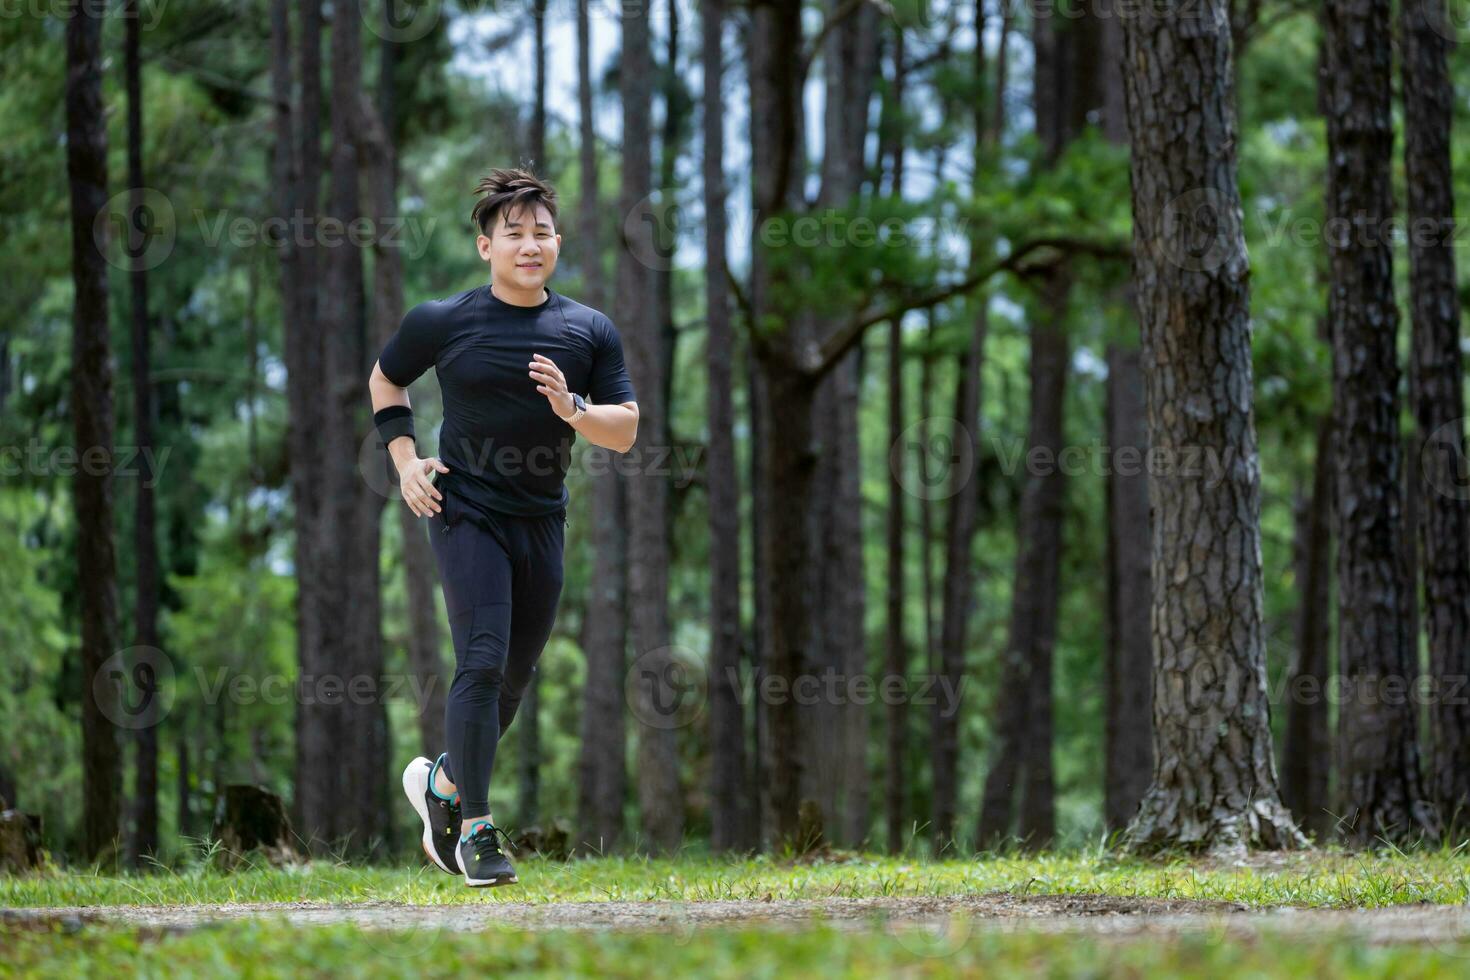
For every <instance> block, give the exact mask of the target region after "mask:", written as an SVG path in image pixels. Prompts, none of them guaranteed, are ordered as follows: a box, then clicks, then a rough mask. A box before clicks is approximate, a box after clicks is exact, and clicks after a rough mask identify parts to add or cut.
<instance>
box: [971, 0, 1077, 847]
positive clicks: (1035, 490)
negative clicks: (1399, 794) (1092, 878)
mask: <svg viewBox="0 0 1470 980" xmlns="http://www.w3.org/2000/svg"><path fill="white" fill-rule="evenodd" d="M1032 21H1033V24H1032V41H1033V48H1034V51H1035V63H1036V68H1035V84H1034V96H1033V98H1034V102H1035V118H1036V130H1037V135H1038V136H1039V137H1040V138H1041V141H1042V145H1043V146H1044V148H1045V159H1044V166H1046V167H1051V166H1053V165H1055V163H1056V160H1057V158H1058V157H1059V156H1060V155H1061V153H1062V151H1063V149H1064V148H1065V147H1066V145H1067V143H1069V142H1070V141H1071V140H1072V138H1073V136H1074V135H1075V134H1076V132H1077V129H1078V122H1077V119H1076V118H1075V116H1076V113H1075V111H1074V109H1075V107H1076V106H1079V105H1082V104H1085V100H1084V98H1083V96H1084V95H1085V94H1088V93H1084V92H1079V91H1078V90H1077V89H1078V83H1077V78H1078V77H1079V73H1078V72H1077V63H1078V62H1079V61H1080V60H1082V56H1083V53H1084V52H1085V51H1086V45H1085V44H1082V43H1079V39H1084V40H1085V39H1092V38H1094V37H1095V35H1094V34H1091V33H1084V31H1083V30H1082V27H1083V23H1084V22H1078V23H1076V24H1073V25H1072V26H1071V28H1070V29H1063V30H1058V25H1057V24H1056V23H1055V15H1054V13H1053V12H1050V11H1048V10H1047V9H1045V8H1043V7H1041V6H1039V5H1033V16H1032ZM1094 94H1095V93H1094ZM1071 283H1072V273H1071V271H1070V269H1069V267H1068V264H1067V260H1065V259H1064V260H1062V261H1061V262H1059V263H1057V264H1056V265H1055V266H1053V267H1052V268H1051V269H1050V270H1049V271H1048V272H1047V273H1046V274H1045V276H1044V277H1042V278H1041V280H1040V288H1041V291H1042V292H1043V294H1044V297H1045V299H1044V303H1043V306H1044V310H1043V312H1042V313H1040V315H1039V317H1038V320H1037V322H1036V324H1035V325H1034V326H1033V328H1032V339H1031V358H1032V368H1031V382H1032V388H1031V406H1030V411H1031V427H1030V434H1029V437H1028V443H1027V445H1028V450H1029V451H1035V450H1037V449H1045V450H1046V452H1047V453H1048V455H1047V456H1046V457H1045V458H1046V459H1049V460H1051V461H1052V462H1051V464H1049V465H1047V467H1046V470H1047V472H1042V473H1030V474H1028V475H1027V476H1026V478H1025V484H1024V489H1023V491H1022V499H1021V512H1020V517H1019V520H1018V522H1017V535H1018V537H1017V540H1018V545H1017V549H1016V580H1015V587H1014V588H1015V591H1014V594H1013V595H1014V599H1013V602H1012V617H1013V618H1012V623H1011V641H1010V644H1009V646H1008V648H1007V652H1006V665H1005V670H1004V676H1005V677H1006V678H1010V679H1013V680H1014V681H1015V682H1016V683H1017V684H1018V685H1020V686H1018V687H1015V688H1010V687H1007V686H1005V684H1004V682H1003V686H1002V687H1001V689H1000V692H999V694H998V695H997V706H996V707H997V711H996V736H997V746H996V749H995V753H994V755H993V759H994V762H993V765H992V768H991V771H990V773H988V774H987V776H986V780H985V786H984V789H983V791H982V797H981V813H980V828H979V830H980V834H979V837H980V844H981V846H982V847H993V846H995V845H996V844H998V843H1000V842H1001V841H1002V840H1004V839H1005V837H1006V836H1007V834H1008V832H1009V829H1010V826H1011V814H1012V806H1013V802H1014V792H1015V788H1016V784H1017V783H1019V789H1020V800H1019V821H1018V824H1017V830H1018V832H1019V836H1020V839H1021V841H1022V842H1023V844H1025V846H1027V847H1031V848H1039V847H1045V846H1046V845H1048V844H1049V843H1050V842H1051V840H1052V838H1053V837H1054V836H1055V833H1056V815H1055V802H1054V800H1053V796H1054V785H1053V784H1054V781H1055V777H1054V775H1053V764H1052V669H1053V668H1052V661H1053V656H1054V649H1055V646H1056V616H1057V602H1058V595H1059V581H1058V577H1059V569H1060V564H1061V555H1060V549H1061V544H1062V535H1061V519H1062V500H1063V491H1064V488H1065V485H1066V481H1065V475H1064V474H1063V472H1062V471H1061V469H1060V467H1058V466H1056V465H1055V460H1056V453H1058V452H1060V451H1061V441H1062V406H1063V403H1064V401H1065V397H1066V373H1067V356H1068V350H1067V348H1068V344H1067V337H1066V313H1067V306H1068V293H1069V292H1070V290H1071ZM1008 757H1009V758H1008Z"/></svg>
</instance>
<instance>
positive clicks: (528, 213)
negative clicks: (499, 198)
mask: <svg viewBox="0 0 1470 980" xmlns="http://www.w3.org/2000/svg"><path fill="white" fill-rule="evenodd" d="M495 220H496V224H495V226H494V227H492V228H491V229H490V235H489V236H486V235H480V236H479V237H478V238H476V239H475V244H476V245H477V246H479V249H480V258H482V259H484V260H485V261H486V262H489V263H490V278H491V280H492V281H494V282H498V283H500V284H502V285H506V286H510V287H512V288H515V289H540V288H541V287H542V286H544V285H546V281H547V280H548V279H550V278H551V273H552V271H553V270H554V269H555V268H556V257H557V254H558V253H559V252H560V251H561V235H559V234H557V233H556V228H555V227H554V226H553V225H552V221H551V212H550V211H549V210H547V208H546V205H544V204H536V205H533V206H529V207H522V208H521V209H520V210H519V211H511V209H508V208H507V209H505V210H502V211H501V212H500V214H499V215H497V216H496V219H495Z"/></svg>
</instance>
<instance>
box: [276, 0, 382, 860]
mask: <svg viewBox="0 0 1470 980" xmlns="http://www.w3.org/2000/svg"><path fill="white" fill-rule="evenodd" d="M360 2H362V0H349V2H348V3H346V4H344V5H341V6H339V7H337V8H335V9H334V21H333V30H332V46H331V54H332V88H331V114H332V152H331V158H330V163H331V184H330V196H329V201H328V214H329V216H330V217H331V218H333V219H335V220H337V221H340V222H341V223H342V226H343V227H350V226H351V224H352V222H354V221H356V220H357V219H358V218H360V217H362V216H363V214H364V208H363V203H362V199H361V193H360V178H361V168H362V162H363V152H364V151H363V145H362V139H363V133H364V131H365V127H366V120H365V119H364V116H363V113H362V112H361V103H360V101H359V100H360V98H361V95H360V92H361V89H362V51H361V36H360V31H359V30H358V27H359V25H360V23H361V20H360V17H359V14H360V11H359V10H358V4H359V3H360ZM323 258H324V259H325V261H324V262H323V264H322V269H321V271H322V276H321V277H320V286H321V289H322V292H321V294H320V299H319V304H320V315H319V318H318V321H317V324H316V326H317V328H318V329H320V330H321V332H322V334H323V337H324V340H325V344H324V352H323V353H324V361H323V369H324V378H325V385H324V392H325V397H324V398H322V401H323V402H324V403H325V404H324V406H323V414H324V420H323V425H322V430H321V432H320V435H319V446H318V452H319V453H320V456H321V458H322V462H323V468H324V472H323V474H322V481H321V484H320V485H319V486H318V487H315V488H313V492H315V493H317V494H319V495H320V496H321V497H322V504H323V507H322V509H321V511H319V512H318V514H317V515H316V516H317V518H318V519H319V520H322V521H324V522H325V524H326V525H327V526H326V527H325V528H323V529H321V531H320V534H321V536H322V537H321V543H322V544H323V546H325V547H327V548H328V549H329V551H328V552H327V554H328V555H329V556H330V557H329V559H328V560H327V561H325V562H324V563H323V567H324V569H325V574H326V577H327V581H326V583H325V586H326V587H325V589H324V590H323V593H322V599H323V606H324V611H325V613H326V615H327V617H328V618H327V619H325V620H324V624H326V625H327V626H328V628H327V629H326V630H325V632H324V634H323V637H322V639H323V648H322V654H323V656H324V657H325V658H326V659H325V661H324V662H323V663H322V664H321V665H320V667H321V671H322V674H323V675H327V676H336V677H341V678H342V679H343V684H344V690H345V691H347V692H350V691H351V690H352V688H351V685H353V684H360V685H363V684H372V685H374V687H372V688H371V690H373V691H374V692H376V693H375V694H374V696H370V697H366V698H364V697H362V696H361V695H360V694H358V695H352V694H350V693H348V694H345V695H344V696H341V697H329V696H328V697H321V698H315V697H314V698H312V699H306V700H314V701H316V702H318V703H316V704H308V703H304V704H303V710H304V713H305V716H306V717H308V718H310V719H311V722H312V723H313V724H315V725H317V726H319V728H318V731H319V733H320V734H326V733H330V734H329V741H328V742H327V743H326V745H325V747H324V748H325V751H320V750H321V749H322V748H323V746H318V750H319V751H318V752H317V754H315V755H314V756H312V757H310V758H309V759H308V760H307V768H306V769H305V770H304V771H303V773H302V775H303V777H304V778H305V780H307V781H308V782H309V783H313V784H315V785H316V786H321V785H327V786H329V787H330V788H331V789H332V790H333V795H332V796H330V797H327V798H322V797H321V796H320V795H318V794H313V795H312V796H311V797H309V799H310V802H311V803H312V804H313V805H312V806H311V807H310V808H307V809H304V810H303V816H304V818H305V821H306V827H304V828H303V833H304V836H305V837H306V839H307V840H313V839H315V838H317V837H318V836H320V837H321V839H324V840H328V841H336V842H340V843H341V844H343V845H345V846H346V847H348V848H350V849H351V850H352V851H354V852H356V853H367V852H368V851H369V850H370V849H372V848H375V847H377V846H380V845H381V843H382V841H383V839H384V837H385V835H386V830H387V827H388V823H387V805H388V794H387V789H388V781H387V770H388V760H387V751H388V739H387V715H386V705H385V704H384V702H383V699H382V697H381V692H382V687H381V684H382V661H383V656H382V630H381V612H380V591H379V582H378V564H379V556H380V541H379V538H380V532H379V528H380V523H381V522H380V518H381V514H382V507H383V503H384V500H383V497H382V496H380V495H379V494H377V493H375V492H373V491H371V490H370V489H369V488H368V486H367V485H366V483H365V482H364V481H363V480H362V477H361V475H360V472H359V469H358V466H359V456H360V449H361V446H360V442H361V433H365V432H368V431H370V430H371V419H370V411H369V409H370V405H371V402H370V399H369V396H368V391H367V377H368V372H369V369H370V368H371V366H372V353H371V352H370V348H369V344H368V325H367V304H366V294H365V292H364V274H363V250H362V248H361V247H360V246H359V245H357V244H351V243H342V244H339V246H338V247H336V248H331V249H328V250H327V251H326V252H325V253H324V255H323ZM318 397H321V396H320V395H319V396H318ZM380 458H381V457H380ZM382 465H384V466H385V467H386V466H387V462H386V459H384V460H383V464H382ZM319 676H320V675H319ZM322 702H326V703H322ZM299 785H300V784H298V786H299Z"/></svg>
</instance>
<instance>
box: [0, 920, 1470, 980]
mask: <svg viewBox="0 0 1470 980" xmlns="http://www.w3.org/2000/svg"><path fill="white" fill-rule="evenodd" d="M429 938H432V945H431V944H430V943H429V942H427V941H426V939H429ZM936 939H937V941H936ZM430 949H431V950H432V952H431V953H426V950H430ZM1466 969H1470V946H1467V945H1463V944H1459V945H1452V944H1440V945H1426V946H1375V945H1372V944H1369V943H1365V942H1363V941H1360V940H1355V939H1351V938H1343V937H1339V936H1333V935H1330V934H1328V935H1319V936H1312V937H1310V938H1303V937H1301V936H1293V937H1285V936H1282V937H1275V936H1272V935H1270V934H1267V935H1265V936H1263V937H1261V938H1259V939H1256V940H1253V941H1250V942H1222V941H1220V939H1219V938H1218V937H1212V936H1210V935H1208V934H1201V935H1189V936H1185V937H1182V938H1180V939H1178V940H1175V941H1172V942H1167V943H1164V942H1159V941H1158V940H1157V938H1156V937H1155V938H1153V939H1143V940H1133V941H1125V940H1110V939H1100V938H1075V937H1074V938H1070V939H1061V938H1059V937H1057V936H1051V935H1044V934H1039V933H1011V934H1006V933H998V932H991V931H974V932H963V931H960V932H955V933H953V934H952V935H950V936H947V937H946V936H943V935H942V934H941V936H940V937H933V936H931V935H930V934H919V933H916V932H912V931H910V932H903V933H894V932H889V931H886V930H884V929H882V928H878V927H873V928H868V929H865V930H861V931H851V932H848V931H838V930H835V929H832V928H830V927H827V926H821V925H819V926H816V927H814V928H810V929H806V930H802V931H799V932H770V931H762V930H752V929H744V930H712V931H707V932H699V933H697V934H693V935H670V934H667V933H662V934H660V933H613V932H583V931H577V932H565V931H561V932H558V931H552V932H539V933H533V932H518V931H514V930H507V929H488V930H486V931H483V932H477V933H438V934H435V935H434V936H432V937H423V936H417V937H411V938H410V939H407V940H405V939H402V938H399V937H394V936H392V935H391V934H385V933H377V934H373V933H368V932H364V931H362V930H359V929H356V928H353V927H349V926H331V927H322V928H314V929H297V928H292V927H290V926H286V925H283V924H281V923H278V922H248V923H241V924H231V925H228V926H218V927H212V928H208V929H200V930H195V931H192V932H188V933H183V934H167V935H155V934H148V933H139V932H137V931H105V930H86V931H83V932H81V933H80V934H78V935H75V936H64V935H61V934H57V933H38V932H17V931H7V930H6V929H5V928H4V927H3V926H0V975H6V974H7V973H14V974H16V975H24V976H41V977H48V976H56V977H67V978H71V977H76V976H144V977H149V976H154V977H167V978H169V980H180V978H187V977H194V976H215V975H220V974H228V975H244V976H256V977H273V976H293V975H300V974H303V973H305V974H309V975H314V976H332V977H356V976H415V977H419V976H428V977H438V976H461V975H462V976H487V977H489V976H506V975H510V974H511V973H512V972H514V973H515V975H526V976H567V975H593V976H613V977H640V978H648V977H653V976H659V977H680V976H739V977H770V976H776V975H798V976H799V975H806V976H821V977H828V976H832V977H866V976H885V977H887V976H906V977H945V976H960V975H969V976H977V975H983V976H986V977H1013V976H1014V977H1022V976H1024V977H1034V976H1050V977H1073V976H1085V977H1097V976H1105V975H1122V976H1133V977H1149V976H1166V977H1167V976H1200V977H1212V978H1213V977H1228V976H1267V975H1269V976H1284V977H1314V978H1315V977H1346V978H1368V977H1374V978H1377V977H1383V978H1389V977H1392V978H1395V980H1400V978H1403V980H1410V978H1418V977H1435V976H1455V975H1463V974H1464V971H1465V970H1466Z"/></svg>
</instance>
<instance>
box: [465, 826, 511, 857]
mask: <svg viewBox="0 0 1470 980" xmlns="http://www.w3.org/2000/svg"><path fill="white" fill-rule="evenodd" d="M501 840H504V841H505V846H506V847H509V848H510V849H511V850H515V845H514V844H512V843H511V842H510V836H509V835H508V834H507V833H506V832H505V831H503V830H501V829H500V828H499V827H497V826H495V825H494V824H493V823H482V824H480V826H479V827H478V828H477V829H476V830H475V832H474V833H473V834H471V835H470V846H471V847H473V848H474V851H475V860H477V861H483V860H485V859H486V858H488V857H490V856H491V855H501V850H500V841H501Z"/></svg>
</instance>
